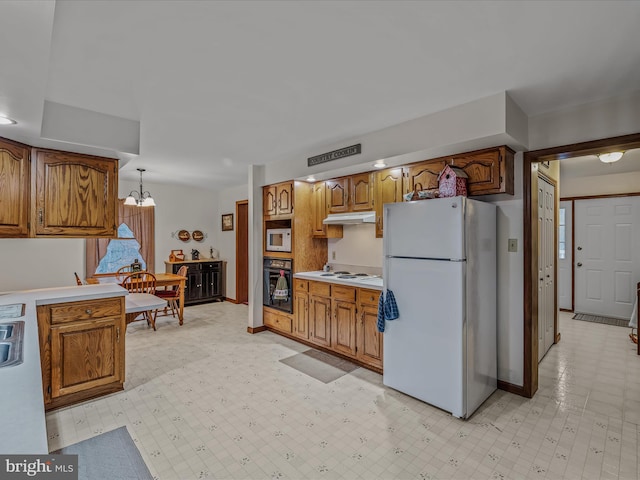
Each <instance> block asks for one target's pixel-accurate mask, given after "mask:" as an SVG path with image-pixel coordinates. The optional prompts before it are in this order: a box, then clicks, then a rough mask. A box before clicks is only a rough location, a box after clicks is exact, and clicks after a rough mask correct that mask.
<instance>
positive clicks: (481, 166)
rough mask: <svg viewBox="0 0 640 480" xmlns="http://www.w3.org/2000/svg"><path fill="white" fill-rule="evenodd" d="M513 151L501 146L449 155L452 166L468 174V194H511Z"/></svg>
mask: <svg viewBox="0 0 640 480" xmlns="http://www.w3.org/2000/svg"><path fill="white" fill-rule="evenodd" d="M514 155H515V154H514V151H513V150H511V149H510V148H509V147H506V146H502V147H497V148H488V149H485V150H477V151H475V152H469V153H466V154H462V155H454V156H453V157H451V162H448V163H451V164H452V165H453V166H455V167H458V168H461V169H462V170H464V171H465V173H466V174H467V175H468V176H469V180H468V183H467V191H468V193H469V195H470V196H473V195H490V194H494V193H508V194H511V195H513V191H514V190H513V157H514Z"/></svg>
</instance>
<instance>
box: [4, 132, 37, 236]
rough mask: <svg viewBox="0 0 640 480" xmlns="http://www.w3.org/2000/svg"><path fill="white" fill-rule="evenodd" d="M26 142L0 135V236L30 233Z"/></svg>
mask: <svg viewBox="0 0 640 480" xmlns="http://www.w3.org/2000/svg"><path fill="white" fill-rule="evenodd" d="M29 188H30V180H29V146H27V145H22V144H21V143H17V142H13V141H11V140H5V139H3V138H0V238H2V237H4V238H6V237H26V236H28V234H29Z"/></svg>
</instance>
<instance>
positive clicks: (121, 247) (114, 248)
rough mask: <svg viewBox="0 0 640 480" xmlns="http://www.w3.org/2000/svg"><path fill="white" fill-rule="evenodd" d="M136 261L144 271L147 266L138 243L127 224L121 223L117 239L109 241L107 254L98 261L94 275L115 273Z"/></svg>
mask: <svg viewBox="0 0 640 480" xmlns="http://www.w3.org/2000/svg"><path fill="white" fill-rule="evenodd" d="M136 259H137V260H138V261H139V262H140V263H141V264H142V269H143V270H146V269H147V265H146V262H145V261H144V258H142V253H141V252H140V243H139V242H138V240H136V238H135V237H134V235H133V232H132V231H131V229H130V228H129V227H128V226H127V224H126V223H122V224H120V226H119V227H118V238H117V239H114V240H111V241H110V242H109V245H107V253H106V254H105V255H104V257H102V259H101V260H100V263H99V264H98V268H97V269H96V273H110V272H115V271H117V270H118V269H119V268H120V267H124V266H126V265H131V264H132V263H133V261H134V260H136Z"/></svg>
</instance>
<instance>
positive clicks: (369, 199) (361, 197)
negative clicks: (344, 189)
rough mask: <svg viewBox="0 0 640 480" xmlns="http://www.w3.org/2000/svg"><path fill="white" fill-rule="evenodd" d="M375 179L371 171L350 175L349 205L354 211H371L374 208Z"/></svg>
mask: <svg viewBox="0 0 640 480" xmlns="http://www.w3.org/2000/svg"><path fill="white" fill-rule="evenodd" d="M372 193H373V179H372V174H371V173H361V174H358V175H351V176H350V177H349V197H350V198H349V202H348V203H349V206H350V210H351V211H354V212H358V211H369V210H371V209H372V208H373V195H372Z"/></svg>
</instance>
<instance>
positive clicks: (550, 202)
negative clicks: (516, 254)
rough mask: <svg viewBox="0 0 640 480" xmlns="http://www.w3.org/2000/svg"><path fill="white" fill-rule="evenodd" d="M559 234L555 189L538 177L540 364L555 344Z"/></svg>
mask: <svg viewBox="0 0 640 480" xmlns="http://www.w3.org/2000/svg"><path fill="white" fill-rule="evenodd" d="M555 234H556V225H555V187H554V186H553V185H551V184H550V183H549V182H548V181H546V180H545V179H544V178H542V177H538V361H540V360H542V357H544V356H545V354H546V353H547V351H548V350H549V349H550V348H551V345H553V341H554V325H555V318H556V302H555V268H556V262H555V260H556V257H555V255H556V249H555V238H556V237H555Z"/></svg>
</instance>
